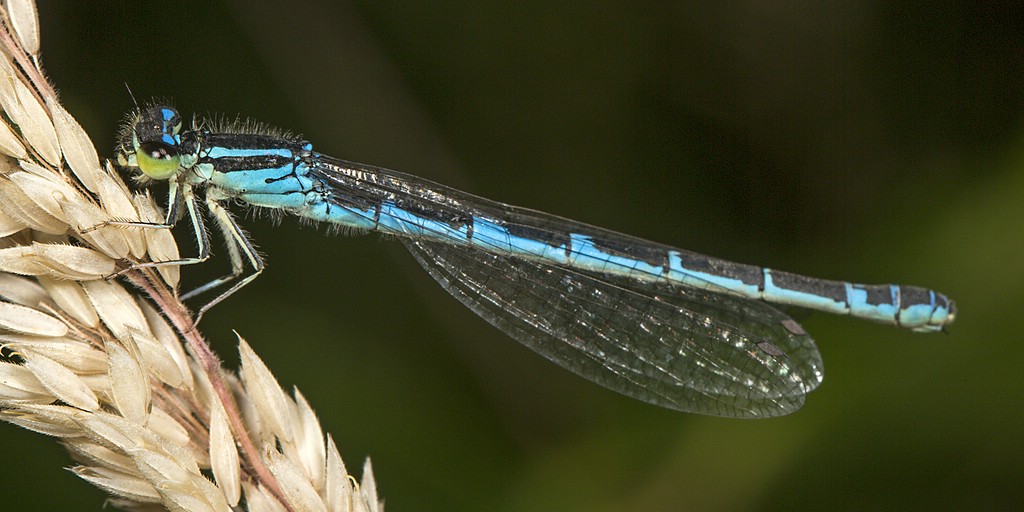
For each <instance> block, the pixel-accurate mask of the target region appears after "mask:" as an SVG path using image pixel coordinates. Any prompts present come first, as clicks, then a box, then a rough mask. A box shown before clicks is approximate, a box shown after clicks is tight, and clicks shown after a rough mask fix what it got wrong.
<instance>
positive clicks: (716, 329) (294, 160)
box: [118, 105, 956, 417]
mask: <svg viewBox="0 0 1024 512" xmlns="http://www.w3.org/2000/svg"><path fill="white" fill-rule="evenodd" d="M258 132H259V130H255V129H252V128H246V125H242V126H241V127H236V128H233V129H225V130H214V129H211V128H209V127H207V126H206V125H204V124H202V123H199V124H197V125H196V126H192V127H188V128H187V129H182V121H181V117H180V116H179V115H178V113H177V112H176V111H175V110H174V109H172V108H170V107H168V106H163V105H156V106H152V107H148V108H144V109H140V110H138V111H136V112H133V113H132V114H131V116H130V118H129V121H128V122H127V123H126V126H125V128H124V130H123V132H122V134H121V137H120V145H119V147H118V162H119V164H120V166H122V167H124V168H126V169H128V170H130V171H131V172H133V173H135V174H136V176H138V177H140V178H141V179H143V180H144V181H150V182H154V181H167V182H168V183H169V187H170V192H169V196H168V201H167V215H166V221H165V223H164V224H161V225H156V227H164V228H169V227H171V226H172V225H174V223H175V222H177V221H178V220H179V218H181V217H184V216H187V217H188V218H189V220H190V222H191V225H192V228H193V230H194V231H195V234H196V239H197V240H198V243H199V254H198V256H197V257H194V258H186V259H182V260H177V261H172V262H157V263H149V264H148V265H149V266H154V265H167V264H188V263H197V262H201V261H204V260H206V259H207V258H208V257H209V255H210V240H209V235H208V233H207V231H206V229H205V227H204V225H203V222H202V214H201V211H200V210H201V209H203V208H204V207H205V209H206V213H207V214H209V216H210V217H211V218H212V219H213V221H214V223H215V224H216V225H217V227H218V228H219V229H220V230H221V231H222V232H223V233H224V236H225V238H226V243H227V246H228V249H229V250H228V253H229V255H230V258H231V262H232V272H231V274H229V275H227V276H224V277H222V278H219V279H216V280H214V281H211V282H210V283H207V284H205V285H203V286H200V287H199V288H197V289H195V290H193V291H191V292H189V293H187V294H184V295H183V296H182V298H183V299H187V298H190V297H193V296H195V295H197V294H199V293H202V292H206V291H210V290H212V289H214V288H217V287H220V286H222V285H229V284H230V285H229V286H228V287H227V289H226V291H224V292H222V293H220V294H219V295H217V296H216V297H215V298H214V299H213V300H211V301H210V302H208V303H206V304H205V305H203V306H202V307H201V308H200V309H199V312H198V314H197V318H196V321H197V322H198V320H199V317H201V316H202V314H203V313H205V312H206V311H207V310H209V309H210V307H212V306H213V305H215V304H217V303H218V302H220V301H222V300H224V299H225V298H226V297H227V296H229V295H231V294H232V293H234V292H235V291H237V290H238V289H239V288H241V287H242V286H244V285H245V284H246V283H248V282H250V281H252V280H253V279H254V278H255V277H256V276H257V275H259V273H260V272H262V271H263V267H264V265H263V261H262V260H261V259H260V257H259V255H258V254H257V253H256V250H255V249H254V247H253V244H252V243H251V242H250V241H249V240H248V239H247V238H246V236H245V235H244V234H243V231H242V229H241V228H239V226H238V224H236V222H235V221H234V219H233V218H232V216H231V214H230V213H229V212H228V210H227V209H226V208H225V206H224V203H226V202H228V201H233V202H239V203H244V204H246V205H249V206H251V207H257V208H266V209H271V210H274V211H277V212H285V213H289V214H292V215H297V216H299V217H302V218H305V219H308V220H312V221H319V222H326V223H332V224H335V225H338V226H343V227H344V228H346V229H347V230H349V231H352V232H369V231H376V232H380V233H383V234H388V235H394V236H395V237H397V238H398V239H399V240H401V241H402V243H403V244H405V246H406V248H407V249H408V250H409V251H410V252H411V253H412V255H413V256H414V257H415V258H416V260H417V261H418V262H419V264H420V265H422V266H423V268H424V269H426V270H427V272H429V273H430V275H431V276H433V278H434V279H435V280H437V282H438V283H440V284H441V286H442V287H444V289H445V290H447V291H448V293H450V294H452V295H453V296H454V297H455V298H457V299H458V300H459V301H461V302H462V303H463V304H464V305H466V306H467V307H469V308H470V309H472V310H473V311H474V312H475V313H476V314H478V315H480V316H481V317H482V318H484V319H485V320H487V321H488V322H490V323H491V324H493V325H494V326H496V327H498V328H499V329H501V330H502V331H504V332H506V333H507V334H509V335H510V336H512V337H513V338H515V339H516V340H518V341H520V342H521V343H523V344H524V345H526V346H527V347H530V348H531V349H533V350H535V351H537V352H538V353H540V354H541V355H543V356H545V357H547V358H548V359H550V360H552V361H554V362H555V363H557V364H559V365H561V366H562V367H565V368H567V369H569V370H572V371H573V372H576V373H577V374H579V375H581V376H583V377H585V378H587V379H590V380H591V381H593V382H596V383H598V384H601V385H603V386H606V387H608V388H610V389H612V390H615V391H618V392H620V393H623V394H625V395H628V396H631V397H634V398H637V399H640V400H643V401H646V402H650V403H652V404H657V405H660V406H664V407H668V408H672V409H678V410H681V411H688V412H696V413H703V414H712V415H719V416H734V417H764V416H775V415H781V414H786V413H789V412H792V411H794V410H796V409H798V408H799V407H800V406H801V405H802V404H803V402H804V399H805V395H806V394H807V393H809V392H810V391H812V390H813V389H815V388H816V387H817V386H818V384H819V383H820V382H821V380H822V377H823V370H822V362H821V356H820V354H819V353H818V349H817V347H816V346H815V344H814V341H813V340H812V339H811V337H810V336H808V335H807V333H806V332H805V331H804V330H803V328H802V327H801V326H800V325H799V324H798V323H797V322H796V321H794V320H792V319H791V318H790V317H789V316H787V315H786V314H785V313H783V312H782V311H780V310H779V309H777V308H776V307H773V306H771V305H769V304H768V303H772V304H778V305H782V306H798V307H802V308H809V309H814V310H820V311H827V312H830V313H837V314H845V315H850V316H855V317H860V318H864V319H868V320H872V321H876V322H882V323H888V324H892V325H895V326H898V327H904V328H907V329H911V330H913V331H919V332H933V331H940V330H942V329H943V328H944V327H945V326H947V325H949V324H950V323H951V322H953V319H954V317H955V315H956V308H955V306H954V304H953V302H952V301H951V300H949V299H948V298H946V296H944V295H942V294H940V293H937V292H934V291H932V290H927V289H924V288H918V287H913V286H903V285H890V284H886V285H863V284H855V283H848V282H841V281H829V280H824V279H815V278H810V277H804V276H800V275H796V274H791V273H788V272H780V271H777V270H771V269H767V268H762V267H757V266H751V265H743V264H739V263H732V262H729V261H724V260H720V259H716V258H711V257H708V256H703V255H700V254H696V253H693V252H690V251H685V250H682V249H676V248H673V247H669V246H665V245H661V244H656V243H652V242H648V241H646V240H642V239H639V238H635V237H631V236H628V235H623V234H620V233H615V232H612V231H608V230H605V229H601V228H597V227H593V226H589V225H586V224H583V223H579V222H575V221H571V220H567V219H564V218H560V217H556V216H554V215H549V214H546V213H541V212H538V211H534V210H528V209H524V208H519V207H514V206H509V205H506V204H502V203H498V202H494V201H490V200H487V199H483V198H480V197H476V196H473V195H471V194H467V193H465V192H460V191H458V190H454V189H452V188H449V187H446V186H443V185H439V184H437V183H433V182H430V181H427V180H424V179H421V178H417V177H414V176H410V175H407V174H402V173H399V172H395V171H391V170H387V169H381V168H378V167H372V166H368V165H362V164H356V163H352V162H346V161H343V160H338V159H335V158H331V157H329V156H326V155H323V154H320V153H317V152H315V151H313V148H312V145H311V144H310V143H309V142H306V141H305V140H301V139H299V138H296V137H290V136H285V135H273V134H266V133H258ZM197 191H202V192H203V198H202V201H200V200H199V199H197V197H196V192H197ZM151 227H152V226H151ZM247 267H251V269H252V271H251V272H250V273H248V274H247V275H245V274H246V272H245V270H246V268H247Z"/></svg>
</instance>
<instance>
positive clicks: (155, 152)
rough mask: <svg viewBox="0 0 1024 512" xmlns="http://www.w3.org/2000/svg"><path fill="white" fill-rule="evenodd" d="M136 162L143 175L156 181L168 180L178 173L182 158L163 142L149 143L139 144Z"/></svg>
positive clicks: (176, 151) (175, 150) (174, 149)
mask: <svg viewBox="0 0 1024 512" xmlns="http://www.w3.org/2000/svg"><path fill="white" fill-rule="evenodd" d="M135 161H136V163H137V164H138V166H139V170H140V171H142V173H143V174H145V175H146V176H149V177H150V178H153V179H154V180H166V179H169V178H170V177H171V176H174V174H175V173H177V172H178V166H179V164H180V163H181V156H180V155H179V154H178V150H177V149H176V148H175V147H173V146H171V145H169V144H165V143H163V142H159V141H148V142H143V143H142V144H139V149H138V150H136V152H135Z"/></svg>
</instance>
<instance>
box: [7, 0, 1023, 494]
mask: <svg viewBox="0 0 1024 512" xmlns="http://www.w3.org/2000/svg"><path fill="white" fill-rule="evenodd" d="M484 4H487V5H481V4H480V3H477V2H451V1H449V2H436V3H415V5H412V4H410V3H408V2H397V1H381V2H367V1H359V2H355V3H345V4H340V5H335V4H333V3H331V2H317V1H306V2H281V3H273V4H272V3H269V2H243V1H237V2H233V3H232V2H226V3H208V2H160V3H156V2H153V3H150V2H140V3H135V2H120V3H106V2H97V3H95V4H92V3H88V4H87V3H84V2H56V3H46V4H45V5H42V6H41V14H40V17H41V23H42V35H43V62H44V65H45V67H46V69H47V70H48V71H49V74H50V78H51V79H52V81H53V82H54V83H55V84H56V86H57V87H58V89H59V90H60V91H61V93H62V99H63V101H64V103H65V104H66V106H67V108H68V109H69V110H70V111H71V112H72V114H74V115H76V116H77V118H78V119H79V120H80V121H81V122H82V123H83V125H84V126H85V127H86V129H87V131H88V132H89V133H90V134H91V135H92V137H93V140H94V141H95V143H96V144H97V146H98V148H99V149H100V153H101V155H110V148H112V146H113V143H114V141H113V137H114V135H115V133H116V129H117V125H118V122H119V121H120V119H121V116H122V115H123V113H124V112H125V111H127V110H129V109H130V108H131V107H132V101H131V98H130V97H129V95H128V93H127V91H126V89H125V84H127V85H128V86H130V87H131V89H132V91H133V92H134V94H135V95H136V96H137V97H139V98H140V100H142V99H145V98H150V97H169V98H171V99H173V101H174V103H175V104H176V106H177V107H178V108H179V109H180V110H181V111H182V112H183V113H186V115H187V113H193V112H194V113H198V114H206V113H224V114H227V115H229V116H232V117H233V116H235V115H239V114H240V115H242V116H245V117H251V118H253V119H257V120H260V121H264V122H266V123H269V124H272V125H276V126H280V127H284V128H288V129H290V130H293V131H295V132H298V133H301V134H302V135H304V136H305V137H307V138H308V139H309V140H311V141H313V143H314V145H315V147H316V148H317V149H319V150H320V151H322V152H324V153H327V154H330V155H335V156H338V157H342V158H346V159H351V160H356V161H363V162H367V163H372V164H375V165H379V166H384V167H390V168H394V169H398V170H402V171H405V172H409V173H413V174H417V175H419V176H423V177H425V178H428V179H433V180H435V181H440V182H443V183H446V184H449V185H453V186H456V187H458V188H462V189H465V190H468V191H471V192H474V193H477V194H480V195H482V196H485V197H489V198H492V199H497V200H500V201H505V202H509V203H512V204H518V205H523V206H529V207H533V208H537V209H541V210H544V211H548V212H552V213H557V214H560V215H564V216H567V217H570V218H574V219H578V220H581V221H585V222H589V223H593V224H597V225H600V226H604V227H608V228H612V229H616V230H619V231H624V232H627V233H630V234H634V235H639V236H643V237H645V238H649V239H653V240H657V241H661V242H665V243H670V244H672V245H676V246H679V247H684V248H687V249H691V250H696V251H699V252H703V253H707V254H713V255H716V256H720V257H726V258H729V259H732V260H736V261H742V262H747V263H756V264H760V265H766V266H771V267H774V268H781V269H785V270H790V271H797V272H801V273H805V274H809V275H814V276H820V277H829V278H836V279H849V280H856V281H860V282H868V283H874V282H893V281H898V282H902V283H905V284H916V285H922V286H928V287H934V288H935V289H937V290H940V291H942V292H944V293H947V294H948V295H950V296H951V297H953V298H955V299H956V300H957V301H958V305H959V307H960V313H961V314H960V318H959V320H958V322H957V323H956V324H955V325H954V326H953V329H952V331H951V333H950V334H948V335H916V334H912V333H909V332H903V331H900V330H898V329H895V328H892V327H887V326H881V325H874V324H870V323H866V322H861V321H856V320H852V319H848V318H842V317H833V316H829V315H824V314H815V315H811V316H810V317H808V318H806V319H805V321H804V322H803V323H804V325H805V326H806V327H807V329H808V330H809V331H810V332H811V333H812V334H813V335H814V336H815V337H816V339H817V340H818V341H819V344H820V347H821V352H822V354H823V357H824V361H825V365H826V379H825V382H824V384H823V385H822V387H821V388H820V389H819V390H818V391H816V392H814V393H813V394H811V395H810V397H809V399H808V402H807V405H806V407H805V408H804V409H803V410H801V411H800V412H798V413H796V414H793V415H791V416H789V417H785V418H780V419H773V420H764V421H740V420H729V419H718V418H709V417H701V416H695V415H688V414H681V413H676V412H671V411H667V410H661V409H658V408H655V407H652V406H648V405H645V404H642V403H638V402H635V401H632V400H629V399H627V398H624V397H621V396H619V395H617V394H615V393H613V392H610V391H606V390H604V389H602V388H600V387H598V386H595V385H592V384H590V383H588V382H586V381H584V380H583V379H580V378H578V377H575V376H574V375H572V374H570V373H569V372H567V371H564V370H561V369H560V368H558V367H556V366H554V365H552V364H550V363H548V362H546V361H545V360H543V359H542V358H541V357H539V356H537V355H535V354H533V353H532V352H530V351H529V350H527V349H525V348H523V347H521V346H520V345H518V344H517V343H516V342H514V341H513V340H511V339H509V338H507V337H505V336H504V335H502V334H500V333H499V332H497V331H496V330H494V329H492V328H491V327H490V326H488V325H487V324H486V323H485V322H484V321H482V320H480V319H478V318H477V317H475V316H474V315H473V314H472V313H470V312H469V311H468V310H465V309H463V308H462V307H461V306H460V305H459V304H458V303H457V302H456V301H455V300H453V299H451V298H450V297H449V296H448V295H447V294H446V293H444V292H443V291H442V290H441V289H440V288H439V287H438V286H436V284H435V283H434V282H433V281H432V280H431V279H430V278H429V277H428V276H427V275H426V273H424V272H422V271H421V270H420V269H419V268H418V267H417V265H416V264H415V263H414V262H413V260H412V258H410V257H409V256H408V255H407V254H405V253H404V250H403V249H402V247H401V245H400V244H398V243H395V242H387V241H380V240H379V239H378V238H377V237H363V238H347V237H337V236H325V234H324V229H322V228H320V229H315V228H308V227H299V225H298V223H297V222H295V221H294V220H293V219H286V220H285V221H284V223H283V225H281V226H274V225H272V224H271V223H270V222H267V221H266V220H265V219H260V220H255V219H252V218H246V219H243V221H242V223H243V224H244V225H245V226H246V227H247V228H248V229H250V230H251V233H252V236H253V238H254V240H256V242H257V243H258V244H259V245H260V247H261V249H262V250H263V252H264V253H265V255H266V259H267V262H268V269H267V271H266V272H265V273H264V275H263V277H261V278H260V279H258V280H257V281H256V282H255V283H253V284H252V285H250V286H249V287H247V288H245V289H244V290H243V291H242V292H240V293H238V294H237V295H236V296H234V297H232V298H231V299H230V300H229V301H227V302H226V303H224V304H222V305H220V306H218V307H217V308H215V309H214V310H213V311H212V312H211V313H210V314H209V315H207V317H206V319H205V320H204V321H203V325H202V329H203V331H204V333H205V334H206V335H207V337H208V338H209V339H210V340H211V341H212V342H213V343H214V345H215V347H216V349H217V350H218V351H219V352H220V353H221V354H223V355H224V356H225V358H226V360H227V363H228V364H229V365H231V366H234V365H235V364H236V362H237V356H236V348H235V344H236V341H235V337H234V335H233V334H232V332H231V329H236V330H238V332H239V333H240V334H241V335H243V336H244V337H246V339H247V340H248V341H249V342H250V343H251V344H252V345H253V347H254V348H255V349H256V351H257V352H258V353H259V354H260V355H261V356H262V357H263V359H264V361H266V363H267V364H268V365H269V366H270V367H271V369H272V370H273V371H274V372H275V373H276V375H277V378H278V379H279V380H280V382H281V383H282V384H283V385H284V386H285V387H286V388H288V389H290V388H291V386H293V385H294V386H298V387H299V388H300V389H301V390H302V392H303V393H304V394H305V396H306V397H307V398H308V399H309V401H310V402H311V403H312V404H313V406H314V408H315V409H316V410H317V412H318V413H319V415H320V420H321V422H322V425H323V427H324V429H325V430H327V431H329V432H331V433H332V434H333V435H334V437H335V439H336V440H337V443H338V445H339V447H340V449H341V451H342V455H343V456H344V457H345V459H346V461H347V463H348V465H349V468H350V470H351V471H352V472H353V473H356V474H357V475H358V474H359V473H360V466H361V464H362V460H363V459H364V457H366V456H367V455H370V456H372V457H373V461H374V467H375V474H376V476H377V478H378V483H379V488H380V492H381V494H382V496H383V497H385V498H386V500H387V505H388V509H389V510H392V511H405V510H420V511H431V510H437V511H440V510H445V511H475V510H507V511H532V510H588V511H622V510H649V511H675V510H737V509H745V510H802V509H808V510H823V509H826V510H828V509H832V510H842V509H858V510H907V509H918V510H946V509H957V510H963V509H977V510H996V509H1015V508H1017V507H1019V505H1020V503H1021V497H1022V493H1021V491H1020V486H1021V483H1022V481H1024V479H1022V477H1024V468H1022V464H1024V463H1022V458H1024V440H1022V435H1021V432H1024V413H1022V411H1021V409H1022V406H1024V385H1022V380H1024V379H1022V370H1021V369H1022V368H1024V355H1022V354H1024V348H1022V345H1024V344H1022V341H1024V339H1022V336H1021V331H1022V322H1021V311H1022V308H1024V235H1022V231H1024V230H1022V228H1024V221H1022V219H1024V202H1022V197H1024V173H1022V172H1021V166H1022V163H1024V130H1022V129H1024V126H1022V123H1021V121H1022V107H1024V89H1022V87H1021V85H1022V84H1024V80H1022V72H1024V44H1022V42H1024V40H1022V33H1024V32H1022V26H1024V25H1022V24H1021V23H1020V21H1021V19H1020V18H1019V17H1018V16H1017V15H1016V14H1015V12H1014V9H1013V8H1012V7H1009V5H1010V4H1008V6H1007V7H1005V8H1002V7H999V6H993V4H989V5H988V6H986V7H978V6H976V5H975V2H953V1H947V2H933V3H930V4H928V6H927V7H925V6H924V5H922V6H920V7H909V6H892V5H889V4H888V3H885V2H877V3H872V2H852V3H851V4H852V5H842V4H843V3H838V5H832V4H829V5H819V4H818V3H816V2H787V3H781V2H780V3H775V2H729V3H724V4H719V3H718V2H703V3H696V4H692V5H691V4H689V3H680V4H672V3H666V2H661V3H648V4H644V5H643V6H641V5H639V4H634V3H633V2H593V1H588V2H546V1H544V2H542V1H526V2H515V3H512V2H509V3H508V5H504V4H503V3H494V4H493V5H492V3H489V2H485V3H484ZM187 236H188V235H187V234H181V235H180V236H179V240H180V241H181V243H182V246H183V252H186V253H188V252H189V251H191V250H192V249H193V246H192V245H191V244H190V243H189V242H188V238H187ZM222 252H223V251H222ZM226 265H227V261H226V258H220V259H215V260H214V262H212V263H209V264H208V265H206V268H202V269H193V268H189V269H186V270H185V271H184V274H185V276H186V278H187V280H188V282H189V283H192V284H195V283H199V282H202V279H203V277H208V276H211V275H215V274H219V273H220V272H221V271H223V270H224V269H225V268H226ZM0 431H2V436H3V437H2V440H3V441H2V448H0V450H2V452H0V453H2V454H3V457H0V475H2V477H3V481H4V488H5V492H4V496H3V498H2V499H3V503H4V508H5V509H9V510H54V509H73V510H99V509H100V507H101V505H102V502H103V500H104V495H103V494H102V493H101V492H99V491H97V490H95V489H94V488H92V487H91V486H89V485H88V484H86V483H85V482H83V481H81V480H79V479H77V478H76V477H74V476H73V475H72V474H71V473H69V472H67V471H64V470H63V469H61V467H62V466H67V465H69V464H70V462H69V459H68V458H67V456H66V455H64V454H63V453H62V450H61V449H60V448H59V447H58V446H57V444H56V443H54V442H53V441H52V440H49V439H44V438H42V437H41V436H38V435H35V434H31V433H29V432H27V431H23V430H19V429H17V428H14V427H10V426H4V427H0Z"/></svg>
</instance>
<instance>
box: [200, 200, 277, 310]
mask: <svg viewBox="0 0 1024 512" xmlns="http://www.w3.org/2000/svg"><path fill="white" fill-rule="evenodd" d="M206 208H207V210H208V211H209V213H210V216H211V217H212V218H213V220H214V221H215V222H216V223H217V226H218V227H220V230H221V232H222V233H223V235H224V241H225V243H226V245H227V248H228V256H230V258H231V272H230V273H229V274H225V275H223V276H221V277H218V278H217V279H214V280H213V281H210V282H209V283H206V284H204V285H202V286H200V287H198V288H196V289H195V290H192V291H190V292H188V293H186V294H185V295H182V297H181V298H182V300H184V299H188V298H190V297H194V296H196V295H198V294H200V293H203V292H206V291H209V290H212V289H214V288H216V287H218V286H221V285H223V284H226V283H228V282H231V281H233V280H236V279H237V282H235V283H234V284H232V285H231V287H230V288H228V289H227V290H225V291H224V292H223V293H221V294H220V295H218V296H216V297H214V298H213V300H211V301H210V302H207V303H206V304H204V305H203V306H202V307H200V308H199V312H198V313H197V314H196V317H195V320H194V321H193V323H192V326H193V328H194V327H195V326H196V325H199V321H200V320H201V319H202V318H203V315H204V314H206V312H207V311H209V310H210V308H212V307H213V306H216V305H217V304H219V303H220V302H221V301H222V300H224V299H226V298H228V297H229V296H231V294H233V293H235V292H236V291H238V290H239V289H241V288H242V287H243V286H245V285H247V284H249V283H250V282H252V280H253V279H256V276H258V275H260V273H261V272H263V268H264V264H263V260H262V259H261V258H260V256H259V254H257V253H256V248H255V247H253V245H252V242H250V241H249V239H248V237H246V236H245V233H244V232H243V231H242V228H241V227H239V226H238V224H237V223H236V222H235V220H234V218H232V217H231V214H230V213H229V212H228V211H227V209H225V208H224V207H223V206H222V205H221V204H220V203H219V202H217V200H216V199H215V198H211V197H210V196H207V198H206ZM243 256H244V260H248V263H249V265H251V266H252V269H253V273H252V274H249V275H247V276H245V277H242V278H240V276H241V275H242V274H243V273H244V272H245V266H246V265H245V263H246V262H245V261H244V260H243ZM239 278H240V279H239Z"/></svg>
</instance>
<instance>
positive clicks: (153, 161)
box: [117, 105, 181, 180]
mask: <svg viewBox="0 0 1024 512" xmlns="http://www.w3.org/2000/svg"><path fill="white" fill-rule="evenodd" d="M180 131H181V116H179V115H178V112H177V111H175V110H174V109H173V108H171V107H168V106H166V105H153V106H150V107H146V108H143V109H140V110H137V111H135V112H133V113H132V114H131V116H130V117H129V118H128V121H127V122H126V123H125V127H124V129H123V130H122V131H121V136H120V141H119V143H118V147H117V163H118V165H120V166H122V167H127V168H129V169H133V170H135V169H137V170H138V171H139V172H140V173H142V176H144V177H146V178H149V179H152V180H167V179H170V178H171V177H173V176H174V175H175V174H177V172H178V169H179V168H180V164H181V154H180V151H179V150H178V145H179V143H180V137H179V136H178V134H179V132H180Z"/></svg>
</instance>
